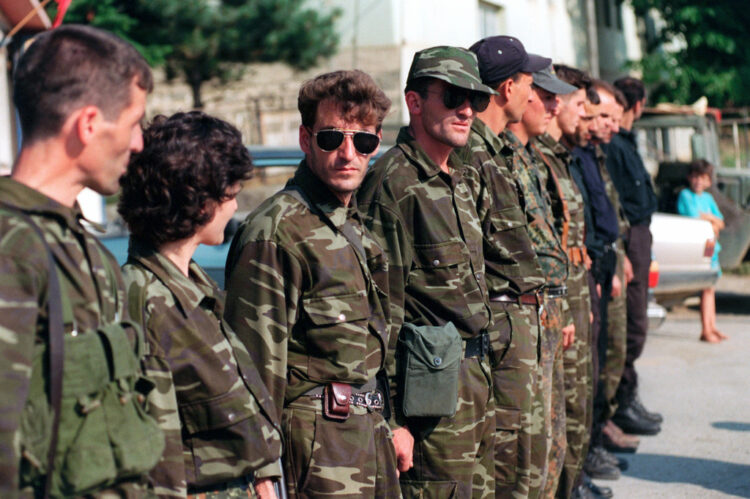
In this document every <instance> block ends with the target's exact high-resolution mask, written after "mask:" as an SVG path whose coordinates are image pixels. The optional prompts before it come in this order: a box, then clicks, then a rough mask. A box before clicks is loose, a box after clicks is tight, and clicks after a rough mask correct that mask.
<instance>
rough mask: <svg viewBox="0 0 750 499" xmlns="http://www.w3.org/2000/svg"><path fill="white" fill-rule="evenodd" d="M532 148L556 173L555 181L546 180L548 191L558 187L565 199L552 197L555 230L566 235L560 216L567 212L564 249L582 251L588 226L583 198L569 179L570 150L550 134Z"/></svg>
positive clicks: (537, 139) (545, 135) (539, 139)
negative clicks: (564, 231)
mask: <svg viewBox="0 0 750 499" xmlns="http://www.w3.org/2000/svg"><path fill="white" fill-rule="evenodd" d="M532 145H533V147H536V149H537V150H538V152H539V154H541V155H543V156H544V157H543V158H542V159H543V160H546V162H545V164H547V166H548V167H549V168H551V169H552V170H553V171H554V173H555V177H553V176H551V175H550V176H549V177H548V178H547V190H548V191H550V192H553V190H556V189H557V186H558V185H559V189H560V191H561V194H562V197H561V196H551V197H552V211H553V213H555V228H556V229H557V231H558V233H560V234H562V233H563V216H560V214H562V213H563V212H567V217H568V228H567V237H566V238H565V239H566V241H565V243H566V244H565V246H566V247H567V248H583V247H584V245H585V237H586V230H585V229H586V222H585V215H584V206H583V196H582V195H581V191H580V190H579V189H578V185H577V184H576V183H575V182H574V181H573V179H572V178H571V175H570V169H569V167H570V163H571V161H572V160H573V156H572V154H571V153H570V151H569V150H568V148H567V147H565V146H564V145H562V144H561V143H560V142H558V141H556V140H555V139H553V138H552V137H551V136H550V135H548V134H544V135H540V136H539V137H536V138H534V139H532ZM547 162H548V163H547ZM555 179H557V181H555ZM563 200H564V201H565V206H564V208H563V206H562V205H563ZM581 263H582V262H581Z"/></svg>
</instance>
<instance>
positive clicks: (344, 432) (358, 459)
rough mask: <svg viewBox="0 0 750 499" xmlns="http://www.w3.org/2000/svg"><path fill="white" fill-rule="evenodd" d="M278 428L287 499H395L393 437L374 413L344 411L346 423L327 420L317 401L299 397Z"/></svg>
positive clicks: (395, 478) (363, 410)
mask: <svg viewBox="0 0 750 499" xmlns="http://www.w3.org/2000/svg"><path fill="white" fill-rule="evenodd" d="M281 424H282V430H283V432H284V458H283V461H284V474H285V475H286V482H287V491H288V494H289V497H290V498H297V497H299V498H303V497H336V498H346V497H348V498H360V497H377V498H384V499H385V498H392V497H400V491H399V484H398V476H397V474H396V451H395V449H394V448H393V435H392V433H391V430H390V428H389V427H388V423H387V422H386V421H385V419H383V417H382V416H381V415H380V413H378V412H369V411H368V410H367V409H366V408H364V407H357V406H350V415H349V418H348V419H346V420H344V421H333V420H330V419H327V418H326V417H325V416H323V411H322V404H321V401H320V400H314V399H310V398H308V397H305V396H302V397H300V398H298V399H297V400H295V401H293V402H292V403H290V404H289V405H288V406H287V407H286V408H285V409H284V412H283V413H282V418H281Z"/></svg>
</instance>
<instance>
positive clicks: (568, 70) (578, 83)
mask: <svg viewBox="0 0 750 499" xmlns="http://www.w3.org/2000/svg"><path fill="white" fill-rule="evenodd" d="M552 67H553V68H554V69H555V75H556V76H557V77H558V78H559V79H561V80H562V81H564V82H565V83H568V84H570V85H573V86H574V87H576V88H578V89H581V88H583V89H588V88H589V87H590V86H591V77H590V76H589V75H588V74H586V73H584V72H583V71H581V70H580V69H577V68H572V67H570V66H565V65H564V64H554V65H553V66H552Z"/></svg>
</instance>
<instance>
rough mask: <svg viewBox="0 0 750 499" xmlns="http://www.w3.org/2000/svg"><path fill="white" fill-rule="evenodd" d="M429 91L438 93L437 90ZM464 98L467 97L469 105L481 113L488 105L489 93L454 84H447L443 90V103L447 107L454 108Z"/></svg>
mask: <svg viewBox="0 0 750 499" xmlns="http://www.w3.org/2000/svg"><path fill="white" fill-rule="evenodd" d="M431 93H436V94H440V92H437V91H433V92H431ZM466 99H469V105H470V106H471V108H472V109H473V110H474V111H476V112H478V113H481V112H482V111H484V110H485V109H487V106H489V105H490V94H486V93H484V92H478V91H476V90H469V89H468V88H461V87H456V86H454V85H449V86H447V87H445V90H443V105H444V106H445V107H446V108H447V109H456V108H457V107H458V106H460V105H461V104H463V103H464V102H466Z"/></svg>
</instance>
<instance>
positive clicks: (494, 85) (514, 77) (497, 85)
mask: <svg viewBox="0 0 750 499" xmlns="http://www.w3.org/2000/svg"><path fill="white" fill-rule="evenodd" d="M524 74H528V75H530V74H531V73H524V72H523V71H516V72H515V73H513V74H512V75H510V76H508V77H507V78H505V79H503V80H500V81H491V82H489V83H485V85H487V86H488V87H490V88H493V89H495V90H497V89H498V88H500V85H502V84H503V83H504V82H506V81H508V80H513V81H514V82H518V80H519V78H521V75H524Z"/></svg>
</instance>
